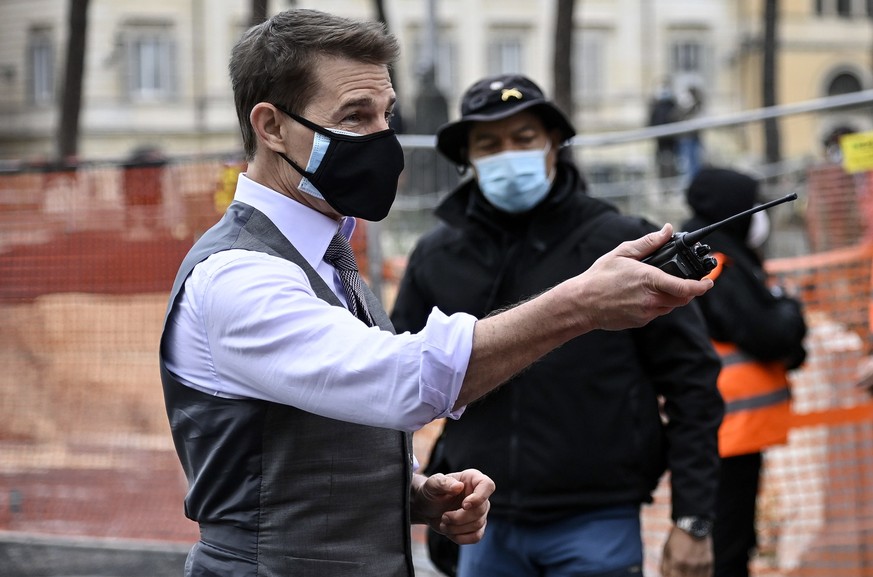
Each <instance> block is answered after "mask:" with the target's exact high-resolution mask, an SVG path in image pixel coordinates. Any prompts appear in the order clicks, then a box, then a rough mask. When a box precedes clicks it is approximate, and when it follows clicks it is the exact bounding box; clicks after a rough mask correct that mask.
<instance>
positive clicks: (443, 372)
mask: <svg viewBox="0 0 873 577" xmlns="http://www.w3.org/2000/svg"><path fill="white" fill-rule="evenodd" d="M476 320H477V319H476V317H474V316H472V315H468V314H466V313H456V314H453V315H451V316H446V315H445V314H444V313H443V312H442V311H440V310H439V309H437V308H436V307H434V309H433V310H432V311H431V313H430V316H428V319H427V324H426V325H425V327H424V330H423V331H422V333H424V343H423V345H422V365H421V391H420V394H421V400H422V401H423V402H425V403H427V404H429V405H431V406H433V407H435V408H436V409H437V411H438V412H439V414H438V415H437V416H436V417H435V418H443V417H449V418H452V419H457V418H458V417H460V416H461V415H462V414H463V413H464V409H463V408H461V409H459V410H457V411H452V407H453V406H454V405H455V401H457V399H458V395H459V394H460V392H461V385H462V384H463V383H464V376H465V375H466V374H467V366H468V365H469V362H470V355H471V354H472V351H473V328H474V326H475V325H476Z"/></svg>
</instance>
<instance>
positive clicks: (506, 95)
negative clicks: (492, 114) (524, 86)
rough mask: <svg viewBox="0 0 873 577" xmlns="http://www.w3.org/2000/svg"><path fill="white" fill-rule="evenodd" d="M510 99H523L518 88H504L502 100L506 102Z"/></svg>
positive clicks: (501, 94)
mask: <svg viewBox="0 0 873 577" xmlns="http://www.w3.org/2000/svg"><path fill="white" fill-rule="evenodd" d="M510 98H518V99H519V100H521V99H522V95H521V91H520V90H519V89H518V88H504V89H503V91H502V92H501V93H500V100H502V101H503V102H506V101H507V100H509V99H510Z"/></svg>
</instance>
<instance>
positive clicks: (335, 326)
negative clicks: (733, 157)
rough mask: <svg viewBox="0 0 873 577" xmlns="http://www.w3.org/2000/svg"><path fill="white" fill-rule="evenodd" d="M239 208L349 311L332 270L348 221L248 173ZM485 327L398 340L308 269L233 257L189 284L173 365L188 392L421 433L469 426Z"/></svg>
mask: <svg viewBox="0 0 873 577" xmlns="http://www.w3.org/2000/svg"><path fill="white" fill-rule="evenodd" d="M234 199H235V200H237V201H239V202H243V203H245V204H247V205H249V206H252V207H254V208H256V209H258V210H259V211H261V212H263V213H264V214H265V215H266V216H267V217H269V219H270V220H271V221H272V222H273V223H274V224H275V225H276V226H277V227H278V228H279V230H280V231H281V232H282V234H284V235H285V236H286V237H287V238H288V240H289V241H291V244H293V245H294V247H295V248H296V249H297V250H298V251H299V252H300V254H301V255H302V256H303V257H304V258H305V259H306V261H307V262H308V263H309V264H310V265H312V267H313V268H314V269H315V270H316V271H317V272H318V274H319V275H320V276H321V277H322V278H323V279H324V280H325V282H326V283H327V285H328V286H329V287H331V288H332V289H333V291H334V292H335V293H336V294H337V296H338V297H339V298H340V300H341V301H343V302H344V303H345V302H346V301H345V293H344V291H343V288H342V284H341V282H340V280H339V277H338V275H337V274H336V273H335V271H334V269H333V267H331V266H330V265H329V264H327V263H326V262H324V261H323V260H322V259H323V256H324V252H325V250H326V249H327V245H328V243H329V242H330V239H331V238H332V237H333V235H334V234H335V233H336V231H337V223H336V221H334V220H333V219H331V218H328V217H327V216H325V215H323V214H321V213H319V212H317V211H315V210H313V209H311V208H309V207H307V206H304V205H302V204H300V203H298V202H297V201H295V200H293V199H291V198H288V197H286V196H284V195H281V194H279V193H277V192H275V191H273V190H270V189H269V188H266V187H264V186H261V185H259V184H258V183H256V182H254V181H252V180H250V179H248V178H246V176H245V175H240V178H239V182H238V183H237V189H236V194H235V195H234ZM354 225H355V221H354V219H352V218H346V219H345V220H344V221H343V223H342V225H341V226H340V232H342V233H343V234H345V235H346V236H347V237H348V236H350V235H351V232H352V230H353V229H354ZM475 321H476V319H475V318H474V317H472V316H470V315H467V314H455V315H452V316H446V315H444V314H443V313H441V312H440V311H439V310H437V309H434V310H433V311H432V312H431V315H430V317H429V318H428V322H427V326H426V327H425V328H424V330H422V331H421V332H420V333H418V334H414V335H413V334H409V333H403V334H400V335H392V334H391V333H388V332H386V331H382V330H380V329H379V328H378V327H368V326H366V325H365V324H364V323H362V322H361V321H359V320H358V319H357V318H355V317H354V316H353V315H352V314H351V313H350V312H349V311H348V310H345V309H342V308H340V307H337V306H332V305H329V304H328V303H327V302H325V301H323V300H322V299H320V298H318V297H317V296H315V292H314V291H313V290H312V287H311V286H310V284H309V280H308V279H307V278H306V275H305V273H304V272H303V270H302V269H301V268H300V267H299V266H297V265H296V264H294V263H292V262H290V261H287V260H285V259H283V258H279V257H274V256H271V255H268V254H265V253H261V252H256V251H249V250H242V249H232V250H226V251H222V252H219V253H216V254H213V255H212V256H210V257H209V258H207V259H206V260H204V261H203V262H201V263H200V264H198V265H197V266H196V267H194V270H193V271H192V273H191V275H190V276H189V277H188V279H187V280H186V281H185V284H184V288H183V290H182V294H181V295H180V296H179V298H178V300H177V303H176V307H175V313H174V314H173V315H172V316H171V317H170V319H169V320H168V322H167V327H166V332H165V334H164V340H163V346H164V359H165V362H166V365H167V368H168V369H169V371H170V372H172V373H173V374H174V375H175V376H176V377H177V378H178V379H179V381H180V382H181V383H183V384H185V385H187V386H189V387H193V388H195V389H197V390H200V391H202V392H206V393H209V394H214V395H217V396H221V397H226V398H253V399H261V400H267V401H273V402H277V403H282V404H286V405H292V406H295V407H297V408H300V409H303V410H305V411H308V412H311V413H315V414H319V415H322V416H325V417H329V418H333V419H339V420H343V421H350V422H354V423H360V424H364V425H373V426H379V427H387V428H394V429H399V430H404V431H415V430H417V429H419V428H421V427H422V426H423V425H425V424H427V423H428V422H430V421H432V420H433V419H436V418H441V417H452V418H457V417H458V416H460V413H461V411H458V412H455V413H452V412H451V408H452V406H453V405H454V403H455V400H456V399H457V397H458V392H459V391H460V388H461V383H462V382H463V380H464V374H465V372H466V370H467V363H468V361H469V359H470V353H471V350H472V342H473V325H474V324H475Z"/></svg>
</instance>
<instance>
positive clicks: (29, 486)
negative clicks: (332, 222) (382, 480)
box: [0, 159, 873, 577]
mask: <svg viewBox="0 0 873 577" xmlns="http://www.w3.org/2000/svg"><path fill="white" fill-rule="evenodd" d="M240 170H241V166H239V165H238V164H233V163H225V162H222V161H221V160H218V159H216V160H206V161H196V162H182V161H176V162H168V163H166V164H160V165H149V166H124V165H117V164H104V165H93V166H87V167H84V166H83V167H79V168H78V169H58V170H42V171H21V172H17V173H12V174H2V175H0V314H2V318H3V321H2V323H0V362H2V367H3V370H2V372H0V531H9V532H26V533H42V534H56V535H70V536H88V537H127V538H134V539H149V540H163V541H167V542H192V541H193V540H195V539H196V538H197V528H196V527H195V526H194V524H193V523H191V522H190V521H188V520H186V519H185V518H184V516H183V513H182V496H183V495H184V491H185V481H184V479H183V476H182V473H181V469H180V467H179V465H178V462H177V460H176V457H175V454H174V452H173V449H172V443H171V439H170V436H169V430H168V426H167V422H166V415H165V413H164V408H163V400H162V397H161V387H160V382H159V376H158V369H157V342H158V337H159V334H160V327H161V322H162V317H163V312H164V307H165V305H166V296H167V291H168V290H169V287H170V284H171V283H172V279H173V276H174V275H175V271H176V268H177V266H178V264H179V262H180V260H181V258H182V256H183V255H184V254H185V252H186V251H187V249H188V248H189V247H190V246H191V244H192V242H193V241H194V239H195V238H197V236H198V235H199V234H201V233H202V232H203V231H204V230H206V228H208V226H210V225H211V224H212V223H213V222H215V220H217V219H218V218H219V216H220V214H221V211H222V210H223V207H224V206H225V205H226V204H227V202H228V200H229V198H230V195H231V193H232V192H231V191H232V187H233V183H234V180H235V176H236V174H238V173H239V171H240ZM810 181H811V182H812V181H813V179H812V178H810ZM844 181H845V179H844ZM846 182H848V181H846ZM851 182H852V184H853V186H854V185H855V184H857V182H858V181H857V179H852V180H851ZM829 194H830V193H829ZM852 194H854V193H852ZM838 197H839V195H838V194H836V195H835V196H834V198H838ZM822 198H823V197H822V196H821V195H813V194H812V193H811V192H810V195H809V205H810V208H812V207H814V206H817V210H819V209H821V210H824V208H827V207H824V208H823V207H822V206H821V203H822V202H825V201H823V200H822ZM839 198H841V197H839ZM816 202H818V203H819V205H816V204H815V203H816ZM825 204H827V202H825ZM843 205H845V206H843ZM843 205H840V206H842V208H839V209H837V210H831V211H830V212H819V213H817V216H815V217H810V220H809V226H808V229H809V233H810V237H813V236H814V237H815V239H816V240H815V243H810V244H811V245H814V248H813V250H815V251H816V252H815V253H814V254H809V255H803V256H799V257H793V258H785V259H778V260H772V261H771V262H770V263H769V267H770V270H771V272H772V273H773V275H774V278H775V280H776V281H778V282H779V283H780V284H783V285H785V286H787V287H790V288H791V289H792V290H794V291H796V293H797V294H799V295H800V296H801V298H802V299H803V301H804V303H805V305H806V311H807V315H808V323H809V326H810V332H809V337H808V346H807V348H808V351H809V357H808V360H807V362H806V364H805V365H804V366H803V367H802V368H801V369H799V370H797V371H795V372H794V373H793V374H792V381H793V385H794V410H795V413H796V417H795V423H794V425H795V426H794V429H793V430H792V432H791V435H790V439H789V443H788V444H787V445H785V446H783V447H778V448H774V449H772V450H770V451H768V452H767V454H766V464H765V477H764V483H763V486H762V494H761V499H760V513H759V528H760V532H761V535H760V550H759V551H758V552H757V554H756V556H755V559H754V564H753V568H754V574H755V575H756V576H775V575H780V576H809V577H864V576H870V575H873V494H871V493H873V405H871V402H870V400H871V397H870V396H869V395H868V393H867V392H866V391H864V390H861V389H859V388H858V387H857V386H856V383H857V381H858V378H859V373H860V372H862V371H861V369H862V367H863V364H864V362H865V361H866V360H867V359H868V358H869V357H870V355H871V335H870V327H871V319H870V317H871V307H870V300H871V261H873V249H871V247H870V246H867V245H864V244H861V243H860V241H861V240H862V236H863V234H862V233H863V230H862V229H863V227H859V225H858V223H857V222H856V220H846V218H848V216H847V215H856V213H858V214H864V212H863V211H861V212H859V211H857V205H856V204H852V203H851V202H849V203H843ZM825 215H826V216H827V218H825ZM840 215H842V216H840ZM853 218H854V216H853ZM862 220H866V217H865V219H862ZM846 223H848V225H850V230H849V229H847V230H849V232H850V234H849V235H848V236H846V237H845V238H842V237H839V236H834V235H833V234H831V232H833V231H834V230H837V231H839V230H843V229H842V228H841V227H842V226H843V224H846ZM360 238H362V237H359V240H360ZM365 248H366V247H362V246H360V245H358V246H356V249H357V250H358V251H359V256H361V258H365V257H366V251H365V250H364V249H365ZM362 269H363V270H367V269H366V267H362ZM386 290H389V291H390V290H391V287H390V286H389V287H386ZM437 433H438V424H437V425H434V426H431V427H427V428H426V429H424V430H423V431H422V432H421V433H420V434H418V435H416V439H415V440H416V443H415V449H416V452H417V453H418V455H419V458H420V459H421V460H422V461H423V460H425V459H426V456H427V451H428V449H429V444H430V443H431V442H432V440H433V437H434V435H435V434H437ZM669 510H670V509H669V490H668V489H667V484H666V482H665V483H662V485H661V487H660V488H659V489H658V491H657V493H656V495H655V502H654V503H653V504H652V505H651V506H647V507H645V509H644V528H645V535H644V538H645V547H646V555H647V557H646V574H647V575H650V576H654V575H657V574H658V570H657V566H658V562H659V559H660V553H661V547H662V546H663V542H664V539H665V537H666V532H667V531H668V530H669Z"/></svg>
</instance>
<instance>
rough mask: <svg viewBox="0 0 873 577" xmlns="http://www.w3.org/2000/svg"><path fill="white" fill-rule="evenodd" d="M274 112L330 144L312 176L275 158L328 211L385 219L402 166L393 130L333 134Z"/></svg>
mask: <svg viewBox="0 0 873 577" xmlns="http://www.w3.org/2000/svg"><path fill="white" fill-rule="evenodd" d="M274 106H275V105H274ZM276 108H278V109H279V110H281V111H282V112H284V113H285V114H287V115H288V116H290V117H291V118H293V119H294V120H296V121H297V122H299V123H300V124H302V125H303V126H305V127H307V128H309V129H310V130H313V131H315V132H317V133H319V134H321V135H322V136H325V137H326V138H328V139H329V140H330V143H329V144H328V147H327V151H325V153H324V157H323V158H322V159H321V163H320V164H319V165H318V168H316V169H315V172H307V171H306V170H304V169H303V168H301V167H300V166H298V165H297V163H295V162H294V161H293V160H291V159H290V158H288V157H287V156H286V155H285V154H283V153H281V152H280V153H279V155H280V156H281V157H282V158H283V159H285V161H286V162H287V163H288V164H290V165H291V167H292V168H294V170H296V171H297V172H299V173H300V174H301V175H303V176H305V177H306V178H307V179H308V180H309V181H310V182H311V183H312V184H313V185H314V186H315V188H317V189H318V192H319V193H320V194H321V196H322V197H324V200H325V201H327V203H328V204H329V205H330V206H331V208H333V209H334V210H336V211H337V212H338V213H340V214H341V215H343V216H354V217H357V218H363V219H365V220H370V221H380V220H382V219H383V218H385V217H386V216H388V211H389V210H390V208H391V205H392V204H394V198H395V197H396V196H397V182H398V180H399V179H400V173H401V172H403V166H404V159H403V148H401V146H400V142H398V141H397V137H396V136H395V135H394V130H392V129H390V128H389V129H388V130H382V131H380V132H374V133H372V134H364V135H361V136H350V135H347V134H337V133H335V132H332V131H330V130H328V129H326V128H324V127H321V126H319V125H317V124H314V123H313V122H310V121H309V120H306V119H305V118H303V117H301V116H297V115H296V114H293V113H291V112H288V111H287V110H284V109H282V108H280V107H279V106H276Z"/></svg>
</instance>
